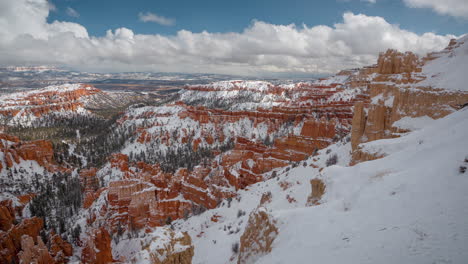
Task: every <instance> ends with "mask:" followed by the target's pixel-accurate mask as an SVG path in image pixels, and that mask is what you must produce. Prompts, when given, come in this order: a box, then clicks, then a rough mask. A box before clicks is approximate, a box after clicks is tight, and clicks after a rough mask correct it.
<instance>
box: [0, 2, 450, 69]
mask: <svg viewBox="0 0 468 264" xmlns="http://www.w3.org/2000/svg"><path fill="white" fill-rule="evenodd" d="M18 10H21V11H22V12H17V11H18ZM48 13H49V9H48V7H47V2H46V1H45V0H15V1H8V3H6V2H5V1H0V63H1V64H4V65H7V64H15V65H22V64H29V65H30V64H51V65H66V66H69V67H72V68H76V69H81V70H88V71H129V70H130V71H171V72H212V73H226V74H246V75H271V74H272V73H280V72H281V73H284V72H291V73H310V74H328V73H334V72H336V71H338V70H340V69H345V68H352V67H361V66H364V65H369V64H373V63H375V62H376V59H377V55H378V53H379V52H381V51H385V50H386V49H388V48H394V49H398V50H401V51H407V50H409V51H413V52H416V53H418V54H425V53H427V52H430V51H434V50H440V49H443V48H444V47H445V46H446V45H447V44H448V41H449V39H450V38H453V37H455V36H453V35H445V36H444V35H436V34H434V33H424V34H416V33H413V32H410V31H406V30H403V29H401V28H400V27H399V26H398V25H392V24H389V23H388V22H387V21H385V19H383V18H381V17H373V16H366V15H362V14H353V13H345V14H344V15H343V21H342V22H341V23H337V24H335V25H333V26H332V27H330V26H324V25H317V26H313V27H309V26H306V25H303V26H300V27H298V26H295V25H293V24H292V25H273V24H269V23H266V22H262V21H253V22H252V24H251V25H250V26H249V27H247V28H246V29H244V30H243V31H242V32H240V33H210V32H206V31H203V32H201V33H193V32H190V31H187V30H181V31H179V32H177V34H176V35H172V36H164V35H158V34H155V35H144V34H135V33H134V32H133V31H132V30H130V29H127V28H118V29H116V30H108V31H107V34H106V35H105V36H103V37H93V36H88V32H87V30H86V29H85V28H84V27H83V26H81V25H79V24H77V23H70V22H59V21H54V22H53V23H47V21H46V18H47V16H48Z"/></svg>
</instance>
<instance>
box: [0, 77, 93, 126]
mask: <svg viewBox="0 0 468 264" xmlns="http://www.w3.org/2000/svg"><path fill="white" fill-rule="evenodd" d="M99 92H101V91H100V90H98V89H96V88H94V87H92V86H89V85H81V86H78V87H61V88H60V89H50V88H44V89H40V90H35V91H31V92H22V93H15V94H13V95H12V96H4V97H3V98H2V100H1V102H0V116H3V117H4V118H6V119H10V118H12V117H16V116H17V115H21V116H25V117H26V116H33V117H41V116H43V115H47V114H49V113H53V112H60V111H72V112H73V111H76V110H77V109H78V108H79V107H83V103H82V102H81V101H80V99H81V98H83V97H86V96H90V95H93V94H96V93H99Z"/></svg>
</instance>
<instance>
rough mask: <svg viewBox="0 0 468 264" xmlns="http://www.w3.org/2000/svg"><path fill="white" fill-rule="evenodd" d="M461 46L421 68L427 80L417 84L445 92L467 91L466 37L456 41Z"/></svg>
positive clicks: (467, 46) (467, 58)
mask: <svg viewBox="0 0 468 264" xmlns="http://www.w3.org/2000/svg"><path fill="white" fill-rule="evenodd" d="M457 42H459V43H463V44H461V45H460V46H459V47H458V48H455V49H453V50H452V51H451V52H448V53H444V54H442V55H441V56H440V57H439V58H437V59H435V60H433V61H429V62H428V63H427V64H426V65H425V66H424V67H423V71H422V72H423V73H424V74H426V75H427V76H428V77H431V78H428V79H426V80H424V81H422V82H420V83H419V85H421V86H432V87H434V88H443V89H447V90H458V91H468V74H467V61H468V35H465V36H464V37H462V38H460V39H458V40H457Z"/></svg>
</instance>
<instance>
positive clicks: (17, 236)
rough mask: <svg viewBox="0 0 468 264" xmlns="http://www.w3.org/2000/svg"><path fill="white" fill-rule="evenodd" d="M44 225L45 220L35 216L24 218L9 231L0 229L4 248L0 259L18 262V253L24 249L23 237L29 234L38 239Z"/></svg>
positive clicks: (1, 245) (0, 241) (0, 244)
mask: <svg viewBox="0 0 468 264" xmlns="http://www.w3.org/2000/svg"><path fill="white" fill-rule="evenodd" d="M42 226H43V221H42V220H41V219H39V218H36V217H33V218H28V219H24V220H23V221H22V222H21V223H20V224H18V225H14V226H12V227H11V228H10V229H9V230H8V231H7V232H5V231H0V248H1V249H2V250H0V260H4V261H5V263H12V262H13V261H15V262H18V253H19V252H20V250H21V249H22V247H21V243H22V242H21V238H22V237H23V236H29V237H32V238H33V239H36V238H37V237H38V236H39V232H40V230H41V229H42ZM36 242H37V241H36ZM23 249H25V248H23Z"/></svg>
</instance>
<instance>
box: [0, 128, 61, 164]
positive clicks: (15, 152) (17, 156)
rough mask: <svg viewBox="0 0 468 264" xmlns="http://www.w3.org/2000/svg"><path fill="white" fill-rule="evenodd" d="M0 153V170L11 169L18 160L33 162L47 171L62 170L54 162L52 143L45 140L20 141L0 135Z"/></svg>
mask: <svg viewBox="0 0 468 264" xmlns="http://www.w3.org/2000/svg"><path fill="white" fill-rule="evenodd" d="M0 152H2V153H3V157H4V158H3V159H1V160H0V170H1V169H2V168H6V169H8V168H11V167H13V165H14V164H18V163H19V162H20V160H21V159H22V160H34V161H37V163H38V164H39V165H40V166H42V167H44V168H46V169H47V170H48V171H51V172H53V171H58V170H63V168H60V167H59V166H57V165H56V163H55V161H54V151H53V146H52V142H50V141H47V140H35V141H20V140H19V138H17V137H14V136H10V135H6V134H0Z"/></svg>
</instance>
